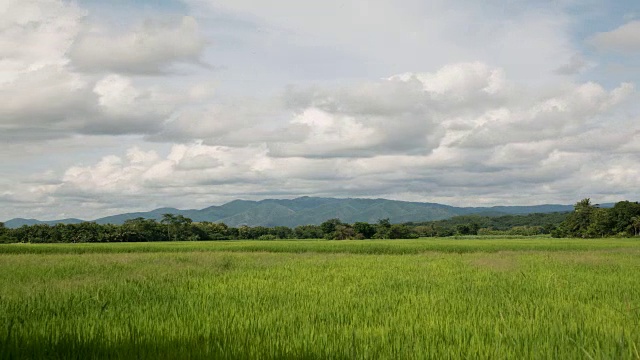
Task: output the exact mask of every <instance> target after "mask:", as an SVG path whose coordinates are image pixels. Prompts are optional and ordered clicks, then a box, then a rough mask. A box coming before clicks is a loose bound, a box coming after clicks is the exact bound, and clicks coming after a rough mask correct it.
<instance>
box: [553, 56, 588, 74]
mask: <svg viewBox="0 0 640 360" xmlns="http://www.w3.org/2000/svg"><path fill="white" fill-rule="evenodd" d="M593 66H594V65H593V64H591V63H590V62H589V61H587V60H586V59H585V58H584V57H583V56H582V55H580V54H575V55H573V56H572V57H571V59H569V62H567V63H566V64H563V65H562V66H560V67H558V68H557V69H556V70H555V73H556V74H559V75H576V74H580V73H582V72H584V71H586V70H587V69H589V68H592V67H593Z"/></svg>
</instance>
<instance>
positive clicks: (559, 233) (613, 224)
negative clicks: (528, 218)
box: [551, 199, 640, 238]
mask: <svg viewBox="0 0 640 360" xmlns="http://www.w3.org/2000/svg"><path fill="white" fill-rule="evenodd" d="M551 235H552V236H553V237H576V238H599V237H609V236H619V237H629V236H640V203H638V202H631V201H620V202H618V203H616V204H615V205H614V206H613V207H612V208H601V207H599V205H597V204H592V203H591V199H583V200H580V201H579V202H577V203H576V204H575V205H574V211H573V212H571V213H570V214H569V215H568V216H567V218H566V219H565V220H564V221H563V222H562V223H560V224H559V225H558V227H557V228H556V229H555V230H554V231H552V233H551Z"/></svg>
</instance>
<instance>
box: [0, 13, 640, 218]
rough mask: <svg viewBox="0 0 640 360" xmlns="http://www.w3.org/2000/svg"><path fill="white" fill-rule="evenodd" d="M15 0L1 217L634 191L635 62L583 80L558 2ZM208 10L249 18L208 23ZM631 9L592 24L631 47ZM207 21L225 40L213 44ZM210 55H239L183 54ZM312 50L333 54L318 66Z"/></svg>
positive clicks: (7, 25) (7, 57) (0, 120)
mask: <svg viewBox="0 0 640 360" xmlns="http://www.w3.org/2000/svg"><path fill="white" fill-rule="evenodd" d="M6 3H7V5H8V6H7V8H6V10H5V12H4V13H1V14H0V141H2V142H3V144H5V146H3V147H2V148H0V155H1V156H2V157H3V164H2V170H3V172H4V173H7V174H9V175H8V176H5V177H3V178H2V179H0V189H2V190H0V203H2V204H8V206H4V207H0V218H9V217H13V216H14V215H15V214H16V213H19V212H21V213H23V214H31V216H37V217H42V218H52V217H53V218H56V217H66V216H75V217H84V218H95V217H99V216H103V215H106V214H108V213H117V212H122V211H128V210H148V209H150V208H154V207H161V206H175V207H198V206H200V205H202V206H201V207H205V206H208V205H211V204H213V203H221V202H224V201H228V200H233V199H235V198H252V199H261V198H265V197H294V196H300V195H319V196H343V197H349V196H352V197H353V196H367V197H368V196H373V197H388V198H395V199H403V200H418V201H420V200H424V201H435V202H443V203H449V204H453V205H481V204H490V205H495V204H512V203H520V204H522V203H543V202H564V203H572V202H574V201H576V199H579V198H582V197H584V196H592V197H594V196H595V195H594V194H597V195H598V196H599V198H598V202H603V201H612V200H618V199H620V198H622V197H628V198H631V199H632V198H633V196H637V194H635V193H634V191H635V189H637V188H638V186H639V185H640V184H638V180H637V179H639V178H640V177H639V176H638V174H637V171H636V170H635V168H636V167H637V166H635V165H636V163H637V154H638V153H639V151H640V148H639V147H638V145H637V144H639V143H640V135H639V134H640V127H638V119H639V117H638V107H637V98H638V95H637V93H636V91H635V88H634V85H633V84H632V83H631V82H630V80H632V79H627V80H626V81H627V82H620V81H616V82H615V83H614V81H612V80H610V79H608V80H607V81H606V82H600V83H598V82H596V81H589V80H588V79H587V78H586V76H587V75H590V74H591V72H587V71H585V70H587V69H594V70H598V68H597V67H594V66H593V64H594V62H593V59H591V58H586V57H583V56H581V55H576V54H578V53H577V49H576V48H575V47H574V46H572V44H571V36H569V35H570V34H569V32H568V30H567V29H568V24H569V23H570V21H569V19H568V17H567V14H565V13H563V12H562V11H542V10H541V11H539V9H538V8H536V9H532V8H531V7H526V6H525V7H522V6H521V5H520V3H518V2H516V3H513V4H507V5H504V4H503V3H500V5H499V6H501V7H502V6H506V7H507V8H508V9H506V10H508V11H509V14H510V15H509V17H504V16H501V15H496V14H498V12H493V11H492V9H495V8H492V7H493V6H494V4H493V3H488V4H483V5H482V6H480V5H477V4H475V3H474V2H471V1H467V0H462V1H459V2H453V3H451V2H449V3H447V5H446V6H445V5H444V4H445V3H444V2H439V1H413V0H403V1H402V2H401V5H400V3H398V2H397V1H390V0H380V1H374V2H368V3H361V2H344V1H334V0H331V1H328V2H323V3H317V4H316V3H313V4H311V3H299V4H298V3H296V4H293V3H291V2H255V1H253V0H234V1H227V0H221V1H217V2H215V3H212V2H209V1H200V0H188V3H189V4H191V5H192V7H191V8H190V9H191V10H192V11H193V13H197V12H198V11H200V10H202V12H201V13H199V15H198V19H197V20H196V19H194V18H192V17H189V16H186V17H178V16H179V15H181V14H172V15H171V16H173V17H172V18H173V19H174V20H169V21H159V20H156V21H146V22H144V21H141V20H140V19H137V18H136V17H135V16H132V17H131V18H128V20H126V21H129V20H131V19H135V21H134V22H137V23H139V24H141V25H138V26H133V27H132V28H128V29H125V30H123V31H120V30H118V31H116V30H115V29H113V28H110V27H108V26H105V25H104V24H107V23H108V21H106V20H105V23H104V24H103V25H99V24H95V23H92V21H94V20H95V18H91V17H90V16H87V13H88V11H90V10H84V9H82V8H81V5H83V4H84V5H86V3H83V2H80V3H72V2H68V1H61V0H24V1H16V0H11V1H8V2H6ZM448 4H451V5H448ZM485 5H486V6H485ZM495 6H497V5H495ZM524 8H526V9H524ZM552 8H553V9H556V7H552ZM89 9H90V7H89ZM523 9H524V10H523ZM525 10H526V11H525ZM546 10H549V8H546ZM323 13H324V14H330V15H331V16H330V17H331V18H332V24H331V25H332V26H330V27H327V23H326V18H328V17H323V16H319V15H318V14H323ZM230 14H232V15H230ZM207 16H211V18H207ZM215 16H218V17H215ZM214 17H215V19H222V20H224V21H226V22H234V21H237V22H242V24H243V25H242V26H243V29H244V30H243V31H245V32H250V31H253V30H255V32H256V33H252V34H251V35H250V36H251V41H247V39H246V38H245V36H247V34H246V33H244V32H243V33H242V34H236V33H234V32H233V31H230V30H229V28H227V27H225V26H227V25H226V24H227V23H225V22H224V21H223V22H222V23H220V24H219V23H217V22H216V25H215V26H213V27H211V28H209V27H208V26H212V25H211V23H212V22H213V21H211V20H212V19H213V18H214ZM176 19H177V20H176ZM101 20H103V19H101ZM126 21H125V22H126ZM381 23H384V24H386V25H385V26H384V27H381V26H380V24H381ZM634 26H636V25H635V23H634V22H633V21H631V22H630V23H629V24H627V25H624V26H622V27H621V28H619V29H616V30H614V31H612V32H610V33H603V34H598V35H596V36H594V37H593V39H592V40H590V41H591V43H593V44H594V45H595V46H597V47H598V48H602V49H605V50H606V49H613V48H617V49H619V48H620V47H626V48H628V49H634V44H633V41H632V40H633V34H634V29H635V28H634ZM204 27H207V29H204ZM256 29H258V30H264V33H266V34H268V35H264V34H263V33H261V32H260V31H258V30H256ZM213 33H215V34H216V36H221V37H222V38H223V41H222V42H221V43H222V44H223V47H225V49H226V50H225V51H226V53H224V52H221V53H215V54H211V53H210V54H206V53H205V51H204V47H205V45H206V41H205V39H204V35H203V34H213ZM231 33H232V34H231ZM630 34H631V35H630ZM267 38H268V39H267ZM621 39H623V40H621ZM624 39H626V40H624ZM629 39H631V40H629ZM207 40H208V39H207ZM214 40H217V39H214ZM261 41H264V43H260V42H261ZM216 43H217V41H216ZM258 43H259V44H258ZM256 44H257V45H259V47H257V48H256V49H254V48H251V49H247V47H252V46H253V45H256ZM612 44H613V45H612ZM239 49H240V50H242V51H240V50H239ZM307 50H309V51H307ZM235 51H240V52H235ZM634 51H635V50H634ZM245 52H246V53H245ZM249 53H250V54H251V56H245V55H246V54H249ZM239 54H240V55H239ZM300 54H304V56H302V55H300ZM207 55H208V56H212V55H215V56H216V57H217V56H219V55H224V56H226V58H225V59H226V61H227V62H229V63H230V64H234V65H235V64H237V63H238V61H240V63H241V66H240V65H238V68H234V67H233V66H231V67H230V68H229V71H228V72H226V73H225V74H218V73H216V74H211V73H209V72H206V71H204V70H203V69H201V68H194V73H193V74H187V75H184V74H182V75H178V74H177V73H175V72H173V71H172V70H174V69H179V66H181V65H182V64H197V63H200V62H202V61H203V59H206V58H205V56H207ZM316 55H318V56H316ZM224 56H221V58H224ZM248 57H251V58H248ZM301 58H304V61H309V62H311V63H314V64H317V63H323V64H326V63H329V65H323V66H325V67H326V68H327V69H329V68H331V69H333V68H335V71H336V72H335V73H331V75H328V76H329V78H326V79H325V78H324V77H325V75H326V74H325V73H323V74H321V75H317V77H314V76H316V74H315V73H314V74H310V73H309V72H308V71H307V70H308V67H307V68H305V67H304V66H305V64H298V62H297V60H298V59H301ZM216 59H217V58H216ZM327 59H331V60H330V61H328V60H327ZM336 59H337V60H336ZM334 60H335V62H333V61H334ZM269 61H271V62H273V63H269ZM247 64H250V66H248V65H247ZM298 65H300V66H298ZM306 65H309V64H306ZM294 68H295V69H294ZM305 69H307V70H305ZM282 74H286V75H282ZM300 74H302V75H300ZM335 74H339V76H340V78H336V77H338V75H335ZM345 74H347V75H345ZM394 74H395V75H394ZM576 74H581V75H582V77H581V78H578V77H575V76H573V75H576ZM148 75H153V76H148ZM559 75H562V76H559ZM567 75H568V76H567ZM296 76H302V77H303V78H300V79H298V78H296ZM314 78H315V79H318V78H320V80H318V81H316V82H315V85H314V84H313V81H310V80H309V79H314ZM265 79H268V80H265ZM578 79H581V80H578ZM325 80H326V81H325ZM618 82H620V83H619V84H617V83H618ZM265 83H268V84H265ZM286 83H292V85H290V86H289V87H287V88H284V87H285V85H284V84H286ZM213 88H216V93H215V94H214V93H213V91H212V89H213ZM249 88H250V89H251V90H247V89H249ZM264 88H268V89H269V92H264V91H263V89H264ZM274 89H277V90H274ZM278 91H280V93H277V94H275V95H274V93H276V92H278ZM247 93H251V95H252V97H251V96H249V95H247ZM105 139H108V140H105ZM16 156H17V157H16ZM5 159H7V161H4V160H5ZM13 159H18V160H13ZM22 164H27V165H22ZM34 173H35V174H43V175H42V176H39V175H38V176H32V174H34ZM3 211H4V212H3ZM61 214H63V215H61Z"/></svg>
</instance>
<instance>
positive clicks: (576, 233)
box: [565, 198, 595, 238]
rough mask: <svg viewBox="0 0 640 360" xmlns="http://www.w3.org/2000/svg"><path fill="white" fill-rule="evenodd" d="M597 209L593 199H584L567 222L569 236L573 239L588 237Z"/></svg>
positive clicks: (575, 207)
mask: <svg viewBox="0 0 640 360" xmlns="http://www.w3.org/2000/svg"><path fill="white" fill-rule="evenodd" d="M594 211H595V207H594V206H593V205H592V204H591V199H589V198H587V199H582V200H580V201H578V202H577V203H576V204H575V205H574V211H573V212H572V213H571V214H570V215H569V217H567V219H566V220H565V223H566V230H567V234H568V235H569V236H571V237H582V238H584V237H587V236H588V229H589V225H590V224H591V220H592V215H593V212H594Z"/></svg>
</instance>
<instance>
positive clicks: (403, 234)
mask: <svg viewBox="0 0 640 360" xmlns="http://www.w3.org/2000/svg"><path fill="white" fill-rule="evenodd" d="M415 237H416V235H415V234H413V233H412V232H411V229H409V227H408V226H406V225H400V224H394V225H391V228H389V239H412V238H415Z"/></svg>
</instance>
